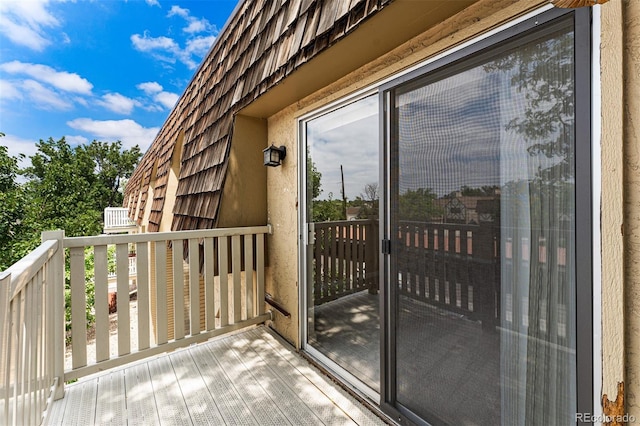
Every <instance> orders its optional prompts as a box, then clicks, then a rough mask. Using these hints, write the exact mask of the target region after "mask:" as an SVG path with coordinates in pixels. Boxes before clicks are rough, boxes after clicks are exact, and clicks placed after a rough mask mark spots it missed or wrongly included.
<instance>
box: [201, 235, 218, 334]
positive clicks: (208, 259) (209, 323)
mask: <svg viewBox="0 0 640 426" xmlns="http://www.w3.org/2000/svg"><path fill="white" fill-rule="evenodd" d="M203 245H204V247H203V248H204V313H205V328H206V330H207V331H211V330H213V329H214V328H215V327H216V313H215V292H214V279H213V277H214V274H215V255H216V254H215V252H214V249H213V238H205V239H204V243H203Z"/></svg>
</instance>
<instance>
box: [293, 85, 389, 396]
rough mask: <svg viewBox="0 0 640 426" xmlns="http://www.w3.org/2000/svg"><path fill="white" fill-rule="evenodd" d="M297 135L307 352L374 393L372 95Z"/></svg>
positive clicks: (375, 289)
mask: <svg viewBox="0 0 640 426" xmlns="http://www.w3.org/2000/svg"><path fill="white" fill-rule="evenodd" d="M301 131H302V135H303V140H304V141H305V147H306V165H307V167H306V173H305V176H304V179H303V185H304V187H305V190H306V199H305V206H306V209H305V218H304V222H305V227H306V232H307V245H306V248H305V249H306V262H305V263H306V288H305V290H306V342H305V349H306V350H307V351H309V352H311V353H312V354H314V355H316V356H318V357H320V358H321V359H322V360H323V361H325V362H327V363H328V364H329V366H330V367H332V366H333V367H334V369H335V370H337V371H338V374H341V375H343V376H346V377H344V378H345V379H347V380H352V379H354V378H355V381H357V382H359V383H360V384H364V385H365V386H366V388H368V389H370V390H373V391H374V392H375V393H377V392H379V381H380V371H379V370H380V368H379V366H380V355H379V354H380V327H379V313H378V311H379V301H378V278H379V274H378V257H379V255H378V253H379V245H378V239H379V236H378V235H379V233H378V229H379V228H378V202H379V200H378V198H379V197H378V169H379V159H378V150H379V146H378V145H379V144H378V141H379V138H378V98H377V95H371V96H368V97H365V98H362V99H359V100H357V101H354V102H352V103H349V104H347V105H344V106H342V107H340V108H337V109H334V110H332V111H330V112H327V113H326V114H323V115H320V116H316V117H314V118H311V119H309V120H307V121H304V122H303V123H302V129H301ZM350 376H351V377H350ZM356 386H358V384H356Z"/></svg>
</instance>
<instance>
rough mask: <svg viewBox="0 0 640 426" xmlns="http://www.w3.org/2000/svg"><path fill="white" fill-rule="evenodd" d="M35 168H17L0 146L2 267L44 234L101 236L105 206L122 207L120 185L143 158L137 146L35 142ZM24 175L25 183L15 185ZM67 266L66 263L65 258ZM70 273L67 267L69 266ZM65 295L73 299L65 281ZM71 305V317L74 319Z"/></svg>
mask: <svg viewBox="0 0 640 426" xmlns="http://www.w3.org/2000/svg"><path fill="white" fill-rule="evenodd" d="M36 146H37V147H38V151H37V153H36V154H35V155H33V156H31V157H30V159H31V166H30V167H28V168H26V169H25V170H19V168H18V163H17V159H16V158H12V157H10V156H8V154H7V149H6V147H0V190H1V191H2V192H1V194H0V205H2V207H1V210H0V220H1V223H0V231H2V232H1V234H0V238H2V240H1V241H0V243H1V244H2V247H1V248H0V262H1V263H0V266H1V268H2V269H6V268H7V267H8V266H10V265H11V264H13V263H15V262H16V261H18V260H19V259H20V258H21V257H23V256H24V255H25V254H26V253H28V252H29V251H31V250H33V249H34V248H36V247H37V246H38V245H39V243H40V238H41V237H40V235H41V233H42V231H46V230H52V229H64V231H65V234H66V235H67V236H82V235H97V234H99V233H101V232H102V228H103V217H102V214H103V211H104V208H105V207H108V206H114V205H122V200H123V194H122V193H121V191H120V186H121V185H120V184H121V181H122V180H123V179H127V178H129V177H130V176H131V174H132V173H133V170H134V168H135V166H136V164H137V162H138V160H139V159H140V156H141V153H140V149H139V148H138V147H137V146H135V147H133V148H132V149H129V150H123V149H122V144H121V142H119V141H118V142H115V143H107V142H98V141H93V142H91V143H90V144H89V145H79V146H76V147H72V146H70V145H69V144H68V143H67V141H66V140H65V138H62V139H59V140H57V141H56V140H53V139H52V138H49V139H48V140H46V141H43V140H40V142H38V143H37V144H36ZM18 174H23V175H24V176H25V178H26V183H24V184H22V185H19V184H17V183H16V177H17V175H18ZM85 259H86V262H85V263H86V268H85V269H86V270H87V273H86V275H85V276H86V289H87V320H88V325H91V324H92V322H93V318H94V317H93V315H94V314H93V300H94V296H93V295H94V290H93V289H94V279H93V254H92V253H89V252H87V254H86V258H85ZM67 262H68V259H67ZM67 271H68V264H67ZM65 293H66V295H65V296H66V297H68V296H69V295H70V289H69V281H68V279H67V282H66V292H65ZM68 311H69V305H67V316H69V315H70V313H69V312H68Z"/></svg>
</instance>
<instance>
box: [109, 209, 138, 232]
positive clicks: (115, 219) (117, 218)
mask: <svg viewBox="0 0 640 426" xmlns="http://www.w3.org/2000/svg"><path fill="white" fill-rule="evenodd" d="M135 228H136V222H135V221H133V220H131V219H129V210H128V209H126V208H124V207H107V208H105V209H104V233H105V234H113V233H118V232H126V231H128V230H130V229H135Z"/></svg>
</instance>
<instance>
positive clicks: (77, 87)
mask: <svg viewBox="0 0 640 426" xmlns="http://www.w3.org/2000/svg"><path fill="white" fill-rule="evenodd" d="M0 70H2V71H5V72H7V73H10V74H23V75H28V76H29V77H32V78H34V79H36V80H38V81H40V82H43V83H47V84H50V85H51V86H53V87H55V88H57V89H60V90H63V91H65V92H72V93H80V94H84V95H88V94H91V89H92V88H93V85H92V84H91V83H89V81H88V80H87V79H85V78H82V77H80V76H79V75H78V74H75V73H70V72H66V71H56V70H55V69H53V68H51V67H49V66H47V65H41V64H31V63H25V62H20V61H11V62H5V63H4V64H1V65H0Z"/></svg>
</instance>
